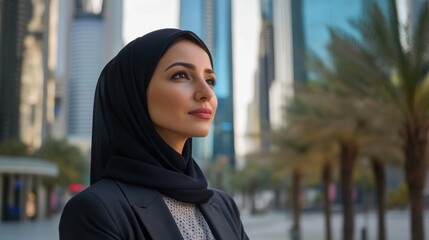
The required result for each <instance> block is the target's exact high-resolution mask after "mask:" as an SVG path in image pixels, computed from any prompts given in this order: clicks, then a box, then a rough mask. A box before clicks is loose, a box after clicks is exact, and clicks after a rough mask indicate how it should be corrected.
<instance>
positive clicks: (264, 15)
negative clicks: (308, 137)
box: [254, 0, 275, 151]
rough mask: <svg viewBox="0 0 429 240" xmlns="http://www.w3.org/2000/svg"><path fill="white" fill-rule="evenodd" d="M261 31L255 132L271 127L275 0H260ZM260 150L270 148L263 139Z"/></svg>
mask: <svg viewBox="0 0 429 240" xmlns="http://www.w3.org/2000/svg"><path fill="white" fill-rule="evenodd" d="M260 4H261V19H262V25H261V32H260V39H259V54H258V71H257V75H256V79H255V80H256V83H255V88H254V89H255V98H254V101H256V102H257V104H256V106H255V107H256V109H255V110H256V111H257V118H258V119H259V123H258V126H256V127H257V129H255V130H256V131H254V133H258V134H261V133H264V132H268V131H270V129H271V124H270V101H269V100H270V99H269V89H270V87H271V85H272V83H273V81H274V73H275V71H274V67H275V66H274V28H273V1H272V0H260ZM258 147H259V149H258V150H262V151H264V150H268V148H269V146H268V142H267V141H265V140H261V141H260V144H259V146H258ZM255 150H256V149H255Z"/></svg>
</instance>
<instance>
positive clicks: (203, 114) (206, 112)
mask: <svg viewBox="0 0 429 240" xmlns="http://www.w3.org/2000/svg"><path fill="white" fill-rule="evenodd" d="M188 114H191V115H192V116H194V117H197V118H202V119H210V118H211V117H212V110H210V109H208V108H198V109H195V110H193V111H190V112H188Z"/></svg>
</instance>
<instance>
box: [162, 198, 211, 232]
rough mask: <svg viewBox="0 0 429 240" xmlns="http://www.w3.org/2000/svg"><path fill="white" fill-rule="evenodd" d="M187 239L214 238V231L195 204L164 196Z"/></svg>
mask: <svg viewBox="0 0 429 240" xmlns="http://www.w3.org/2000/svg"><path fill="white" fill-rule="evenodd" d="M162 198H163V199H164V201H165V203H166V204H167V206H168V209H169V210H170V212H171V215H173V218H174V221H175V222H176V224H177V227H178V228H179V230H180V233H181V234H182V236H183V239H185V240H196V239H198V240H214V239H215V238H214V236H213V233H212V232H211V230H210V227H209V225H208V224H207V222H206V220H205V219H204V216H203V214H202V213H201V212H200V210H199V209H198V208H197V207H196V206H195V204H191V203H184V202H180V201H178V200H175V199H172V198H169V197H167V196H162Z"/></svg>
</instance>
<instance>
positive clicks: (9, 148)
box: [0, 140, 30, 156]
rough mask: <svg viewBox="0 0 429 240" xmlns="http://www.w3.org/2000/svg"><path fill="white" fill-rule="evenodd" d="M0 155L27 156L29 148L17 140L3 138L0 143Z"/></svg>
mask: <svg viewBox="0 0 429 240" xmlns="http://www.w3.org/2000/svg"><path fill="white" fill-rule="evenodd" d="M0 155H3V156H29V155H30V152H29V148H28V146H27V145H25V143H23V142H21V141H19V140H5V141H3V142H1V143H0Z"/></svg>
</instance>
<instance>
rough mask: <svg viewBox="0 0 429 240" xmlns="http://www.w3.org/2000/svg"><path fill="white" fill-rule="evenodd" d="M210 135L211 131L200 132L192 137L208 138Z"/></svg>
mask: <svg viewBox="0 0 429 240" xmlns="http://www.w3.org/2000/svg"><path fill="white" fill-rule="evenodd" d="M207 135H209V131H208V130H207V131H198V132H195V133H194V134H193V136H192V137H207Z"/></svg>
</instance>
